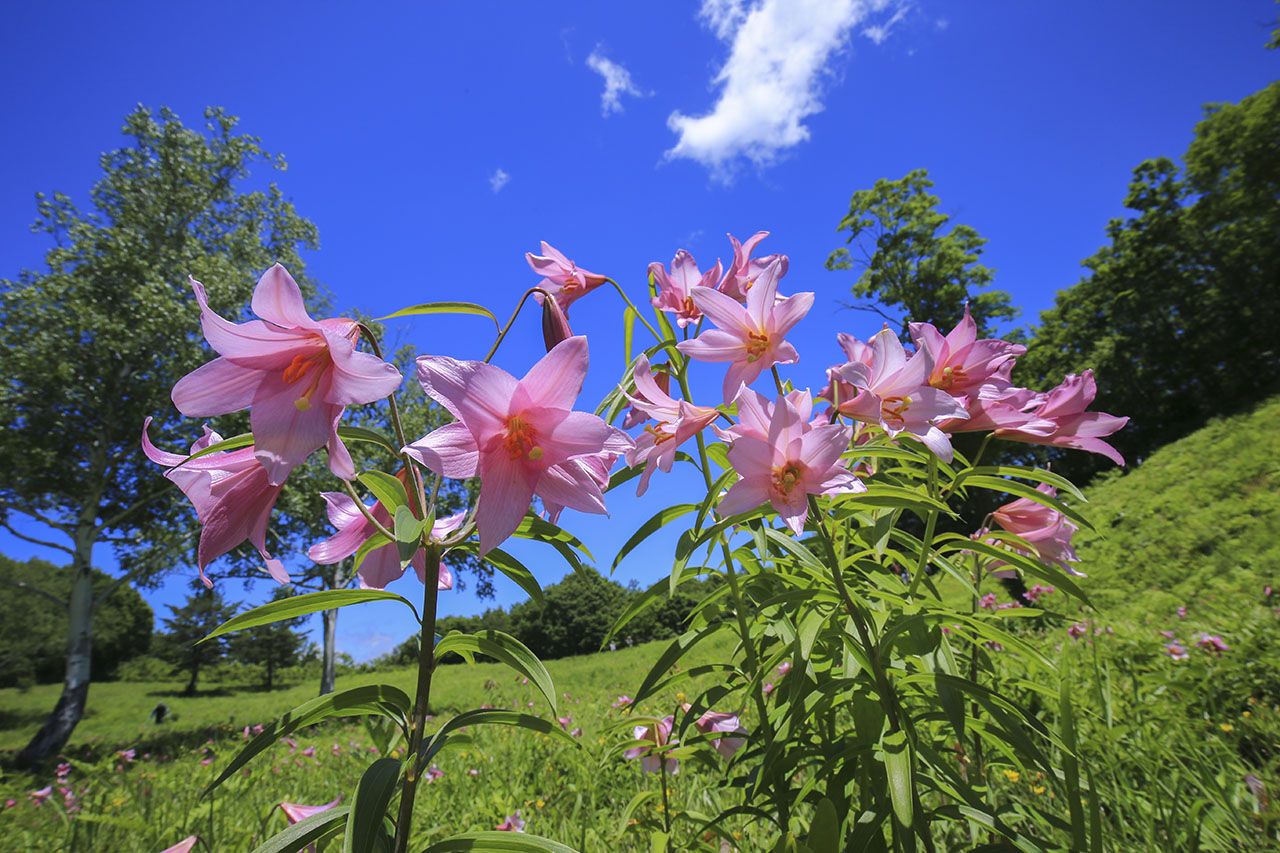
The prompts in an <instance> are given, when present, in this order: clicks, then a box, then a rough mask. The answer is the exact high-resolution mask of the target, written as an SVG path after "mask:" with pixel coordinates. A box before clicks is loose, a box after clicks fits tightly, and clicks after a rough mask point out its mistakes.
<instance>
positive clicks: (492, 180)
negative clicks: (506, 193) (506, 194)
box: [489, 169, 511, 193]
mask: <svg viewBox="0 0 1280 853" xmlns="http://www.w3.org/2000/svg"><path fill="white" fill-rule="evenodd" d="M509 180H511V176H510V175H508V174H507V173H506V172H504V171H502V169H498V170H497V171H496V172H494V173H493V174H492V175H490V176H489V186H491V187H493V191H494V192H495V193H497V192H498V191H499V190H501V189H502V188H503V187H505V186H506V185H507V181H509Z"/></svg>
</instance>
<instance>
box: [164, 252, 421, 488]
mask: <svg viewBox="0 0 1280 853" xmlns="http://www.w3.org/2000/svg"><path fill="white" fill-rule="evenodd" d="M191 286H192V288H193V289H194V290H195V294H196V301H197V302H198V303H199V304H200V323H201V326H203V328H204V335H205V337H206V338H207V339H208V341H209V344H210V345H211V346H212V347H213V348H214V349H215V350H217V352H218V353H219V355H220V356H221V358H216V359H214V360H213V361H211V362H209V363H208V364H205V365H204V366H202V367H198V368H196V369H195V370H194V371H192V372H191V373H188V374H187V375H186V376H184V377H182V378H181V379H180V380H178V384H177V385H175V386H173V404H174V405H175V406H177V407H178V411H180V412H182V413H183V414H184V415H186V416H188V417H194V418H203V417H212V416H214V415H225V414H227V413H228V412H235V411H239V410H240V409H244V408H246V407H250V408H251V411H250V412H249V425H250V426H251V427H252V429H253V436H254V446H255V451H254V452H255V454H256V455H257V457H258V461H259V462H261V463H262V466H263V467H264V468H266V469H267V476H268V479H269V482H270V483H271V485H273V486H278V485H280V484H281V483H283V482H284V480H285V478H286V477H288V476H289V472H290V471H292V470H293V469H294V468H295V467H296V466H298V465H300V464H301V463H302V461H303V460H304V459H306V458H307V456H308V455H310V454H311V452H312V451H315V450H318V449H319V448H320V447H322V446H326V445H327V447H328V449H329V469H330V470H331V471H333V473H334V474H335V475H337V476H338V477H341V478H342V479H344V480H350V479H353V478H354V477H355V466H354V465H353V464H352V462H351V455H350V454H349V453H348V452H347V448H346V446H345V445H343V443H342V440H341V439H339V438H338V432H337V430H338V420H339V418H341V417H342V412H343V410H344V409H345V408H346V407H347V406H354V405H359V404H361V403H372V402H373V401H374V400H378V399H380V398H382V397H386V396H387V395H389V394H391V393H392V392H394V391H395V390H396V388H398V387H400V372H399V371H397V370H396V369H395V368H394V367H393V366H391V365H390V364H387V363H386V362H385V361H383V360H382V359H380V358H378V357H377V356H375V355H371V354H369V353H364V352H360V351H359V350H357V349H356V346H355V345H356V341H357V340H358V339H359V336H360V330H359V326H357V324H356V322H355V321H354V320H348V319H346V318H341V317H340V318H334V319H329V320H320V321H316V320H312V319H311V316H310V315H309V314H307V309H306V306H305V305H303V303H302V291H301V290H299V289H298V285H297V283H296V282H295V281H294V280H293V277H292V276H290V275H289V273H288V272H287V271H286V270H285V268H284V267H282V266H280V265H279V264H276V265H275V266H273V267H272V268H271V269H269V270H267V271H266V272H265V273H263V275H262V278H261V279H260V280H259V281H258V287H257V289H256V290H254V292H253V312H254V313H255V314H257V315H258V316H259V317H261V318H262V319H260V320H250V321H249V322H247V323H238V324H237V323H232V322H229V321H227V320H224V319H223V318H222V317H220V316H218V315H217V314H215V313H214V312H213V311H212V310H211V309H210V308H209V302H208V300H207V299H206V297H205V292H204V285H202V284H201V283H200V282H198V281H196V280H195V279H194V278H193V279H191Z"/></svg>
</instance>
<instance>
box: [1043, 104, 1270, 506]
mask: <svg viewBox="0 0 1280 853" xmlns="http://www.w3.org/2000/svg"><path fill="white" fill-rule="evenodd" d="M1277 139H1280V83H1275V84H1272V85H1271V86H1269V87H1267V88H1266V89H1263V90H1262V91H1260V92H1257V93H1255V94H1253V95H1250V96H1249V97H1247V98H1245V99H1244V100H1242V101H1241V102H1240V103H1238V104H1215V105H1211V106H1209V107H1206V110H1205V118H1204V120H1203V121H1201V122H1200V123H1199V124H1198V125H1197V126H1196V128H1195V139H1194V140H1193V141H1192V143H1191V145H1190V146H1189V147H1188V149H1187V152H1186V154H1185V155H1183V164H1182V167H1181V168H1180V167H1179V166H1178V165H1177V164H1175V163H1174V162H1173V161H1172V160H1170V159H1168V158H1166V157H1160V158H1156V159H1153V160H1147V161H1146V162H1144V163H1142V164H1141V165H1139V166H1138V167H1137V169H1135V170H1134V177H1133V181H1132V183H1131V184H1130V185H1129V193H1128V195H1127V197H1126V198H1125V206H1126V207H1127V208H1129V210H1131V211H1133V213H1132V215H1131V216H1129V217H1128V218H1125V219H1113V220H1112V221H1111V222H1110V223H1109V224H1108V226H1107V236H1108V238H1109V239H1110V243H1109V244H1108V245H1106V246H1104V247H1103V248H1101V249H1099V250H1098V252H1097V253H1096V254H1095V255H1093V256H1092V257H1090V258H1088V259H1086V260H1085V261H1084V265H1085V266H1086V267H1087V268H1088V269H1089V275H1088V276H1087V277H1086V278H1084V279H1082V280H1081V281H1080V282H1079V283H1078V284H1076V285H1074V286H1073V287H1070V288H1068V289H1067V290H1064V291H1061V292H1059V294H1058V297H1057V299H1056V301H1055V304H1054V307H1053V308H1052V309H1051V310H1049V311H1047V312H1045V313H1044V314H1043V315H1042V316H1041V321H1040V326H1039V328H1037V329H1036V330H1035V334H1034V339H1033V340H1032V341H1031V342H1030V344H1029V349H1028V353H1027V355H1026V356H1025V357H1024V358H1023V359H1022V360H1021V361H1020V362H1019V370H1020V372H1021V375H1022V376H1023V377H1024V381H1025V378H1026V377H1028V376H1030V377H1035V379H1034V380H1033V381H1034V382H1038V385H1036V387H1041V388H1047V387H1049V386H1052V385H1054V384H1056V383H1057V382H1058V380H1059V378H1060V377H1061V376H1062V375H1063V374H1065V373H1079V372H1081V371H1082V370H1084V369H1085V368H1088V367H1092V368H1094V370H1095V372H1096V376H1097V380H1098V397H1097V400H1096V401H1095V403H1094V406H1093V408H1095V409H1098V410H1100V411H1106V412H1110V413H1112V414H1116V415H1128V416H1130V417H1131V418H1132V420H1131V421H1130V422H1129V425H1128V426H1127V427H1126V428H1125V429H1124V430H1122V431H1121V432H1120V433H1117V434H1116V435H1115V436H1114V437H1113V438H1111V439H1109V440H1110V441H1112V442H1113V443H1114V444H1115V446H1116V447H1117V448H1118V449H1119V450H1120V452H1121V453H1123V454H1124V455H1125V457H1126V458H1127V459H1129V460H1130V461H1131V462H1140V461H1142V460H1144V459H1145V458H1146V457H1147V456H1149V455H1150V454H1151V453H1152V452H1153V451H1154V450H1155V449H1156V448H1158V447H1161V446H1162V445H1164V444H1167V443H1168V442H1170V441H1173V440H1175V439H1177V438H1180V437H1182V436H1184V435H1187V434H1188V433H1190V432H1192V431H1194V430H1196V429H1197V428H1199V427H1200V426H1202V425H1204V424H1205V423H1206V422H1208V420H1209V419H1210V418H1212V417H1214V416H1217V415H1222V414H1231V413H1233V412H1238V411H1242V410H1245V409H1248V408H1249V407H1251V406H1253V405H1254V404H1255V403H1256V402H1257V401H1258V400H1259V399H1261V398H1263V397H1266V396H1269V395H1271V394H1273V393H1275V392H1276V391H1280V344H1278V343H1277V340H1278V339H1277V336H1276V335H1275V334H1274V330H1275V329H1276V328H1278V324H1280V241H1277V239H1276V235H1277V234H1280V146H1277V144H1276V140H1277ZM1058 455H1062V456H1063V458H1062V460H1061V462H1059V463H1057V464H1056V465H1055V468H1056V470H1059V471H1061V472H1062V473H1065V474H1067V475H1068V476H1071V477H1073V479H1076V480H1077V481H1082V480H1083V479H1085V478H1087V477H1088V476H1089V475H1091V474H1092V473H1093V472H1094V471H1096V470H1098V469H1099V468H1100V467H1101V463H1099V461H1098V460H1097V458H1090V457H1085V456H1083V455H1080V454H1073V455H1063V454H1058Z"/></svg>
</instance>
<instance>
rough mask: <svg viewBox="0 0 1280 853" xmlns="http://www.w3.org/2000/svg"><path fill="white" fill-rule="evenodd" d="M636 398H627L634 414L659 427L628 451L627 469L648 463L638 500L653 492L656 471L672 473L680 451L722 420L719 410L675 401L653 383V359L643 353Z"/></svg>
mask: <svg viewBox="0 0 1280 853" xmlns="http://www.w3.org/2000/svg"><path fill="white" fill-rule="evenodd" d="M633 373H634V376H635V381H636V396H634V397H633V396H631V395H630V394H628V395H627V399H629V400H630V401H631V410H632V411H634V412H639V413H642V414H643V415H644V416H645V417H646V418H652V419H653V420H655V421H657V424H656V425H655V424H649V425H648V426H646V427H645V428H644V432H642V433H640V435H639V436H637V438H636V442H635V446H634V447H632V448H631V449H629V450H628V451H627V454H626V459H627V466H628V467H630V468H634V467H636V466H637V465H639V464H641V463H644V465H645V469H644V473H643V474H641V475H640V485H639V486H638V487H637V488H636V496H637V497H638V496H640V495H643V494H644V492H645V490H646V489H647V488H649V477H651V476H652V475H653V472H654V470H655V469H657V470H659V471H663V472H664V473H665V472H668V471H670V470H671V465H672V463H674V462H675V458H676V449H677V448H678V447H679V446H680V445H681V444H684V443H685V442H686V441H688V440H689V439H690V438H692V437H693V436H695V435H697V434H698V433H700V432H702V431H703V430H704V429H706V428H707V427H708V426H710V424H711V423H712V421H714V420H715V419H716V418H718V417H719V416H720V413H719V412H718V411H717V410H716V409H712V408H707V407H705V406H695V405H693V404H691V403H688V402H686V401H685V400H675V399H673V398H672V397H671V396H670V395H669V394H667V393H666V391H665V390H664V389H663V388H662V387H661V386H659V385H658V383H657V382H655V381H654V379H653V371H652V370H651V369H650V367H649V359H648V357H647V356H645V355H644V354H643V353H641V354H640V356H639V357H637V359H636V366H635V370H634V372H633Z"/></svg>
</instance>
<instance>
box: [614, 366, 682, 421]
mask: <svg viewBox="0 0 1280 853" xmlns="http://www.w3.org/2000/svg"><path fill="white" fill-rule="evenodd" d="M645 360H646V361H648V359H645ZM649 372H650V375H651V377H652V379H653V381H654V383H655V384H656V385H657V386H658V390H659V391H661V392H662V393H663V394H665V395H667V396H671V374H670V373H668V372H667V371H666V370H659V371H658V372H657V373H654V372H653V370H652V368H650V371H649ZM634 399H637V400H640V401H642V402H643V403H647V402H649V401H648V400H647V399H646V398H645V396H644V392H643V391H641V390H640V389H639V388H637V389H636V393H635V397H634ZM647 420H649V415H648V413H647V412H646V411H645V409H644V407H643V406H637V405H632V406H630V407H629V408H628V409H627V412H626V414H625V415H623V416H622V428H623V429H631V428H632V427H633V426H639V425H640V424H642V423H644V422H645V421H647Z"/></svg>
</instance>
